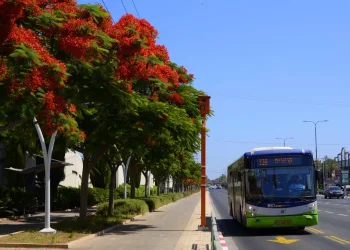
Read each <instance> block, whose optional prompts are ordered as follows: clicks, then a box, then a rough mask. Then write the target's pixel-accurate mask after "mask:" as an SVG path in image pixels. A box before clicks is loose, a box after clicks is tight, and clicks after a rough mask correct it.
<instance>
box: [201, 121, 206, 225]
mask: <svg viewBox="0 0 350 250" xmlns="http://www.w3.org/2000/svg"><path fill="white" fill-rule="evenodd" d="M205 126H206V124H205V115H203V121H202V128H201V227H203V228H204V227H205V226H206V217H205V198H206V197H205V192H206V162H205V160H206V159H205V156H206V155H205V154H206V145H205V142H206V140H205V139H206V138H205V137H206V133H205V132H206V127H205Z"/></svg>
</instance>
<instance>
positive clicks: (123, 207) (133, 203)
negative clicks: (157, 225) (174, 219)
mask: <svg viewBox="0 0 350 250" xmlns="http://www.w3.org/2000/svg"><path fill="white" fill-rule="evenodd" d="M196 192H198V191H187V192H183V193H168V194H162V195H160V196H152V197H148V198H138V199H126V200H124V199H123V200H119V199H118V200H116V201H115V202H114V211H115V215H116V216H117V215H118V216H119V215H121V214H122V215H136V214H144V213H146V212H153V211H154V210H156V209H158V208H160V207H162V206H164V205H168V204H169V203H172V202H175V201H177V200H179V199H181V198H184V197H187V196H189V195H191V194H194V193H196ZM97 214H100V215H105V216H106V215H107V214H108V202H104V203H101V204H100V205H99V206H98V208H97Z"/></svg>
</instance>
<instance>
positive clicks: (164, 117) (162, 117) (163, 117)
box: [158, 115, 169, 121]
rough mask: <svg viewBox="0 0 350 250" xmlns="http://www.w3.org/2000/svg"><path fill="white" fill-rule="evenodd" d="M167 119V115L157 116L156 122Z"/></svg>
mask: <svg viewBox="0 0 350 250" xmlns="http://www.w3.org/2000/svg"><path fill="white" fill-rule="evenodd" d="M168 118H169V117H168V116H167V115H162V116H158V120H162V121H165V120H168Z"/></svg>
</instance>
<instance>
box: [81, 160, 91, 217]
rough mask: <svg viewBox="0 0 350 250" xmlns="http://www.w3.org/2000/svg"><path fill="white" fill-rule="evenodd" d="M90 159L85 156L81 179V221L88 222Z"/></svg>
mask: <svg viewBox="0 0 350 250" xmlns="http://www.w3.org/2000/svg"><path fill="white" fill-rule="evenodd" d="M89 175H90V166H89V157H88V156H87V155H84V161H83V176H82V178H81V190H80V213H79V216H80V219H81V220H86V218H87V199H88V189H89Z"/></svg>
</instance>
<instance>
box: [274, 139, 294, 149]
mask: <svg viewBox="0 0 350 250" xmlns="http://www.w3.org/2000/svg"><path fill="white" fill-rule="evenodd" d="M276 139H277V140H283V147H285V146H286V140H288V139H293V137H288V138H276Z"/></svg>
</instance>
